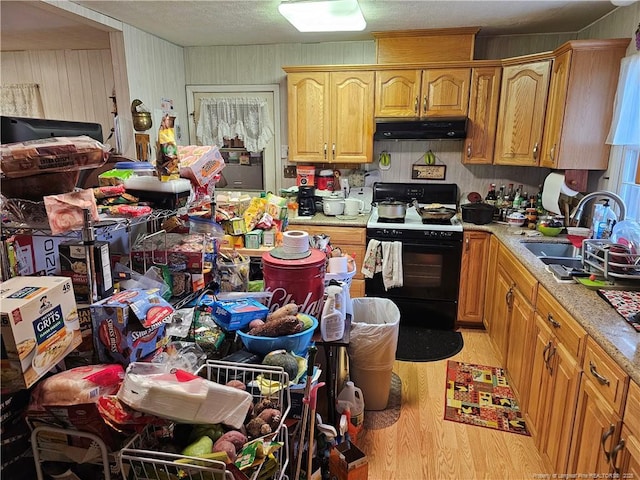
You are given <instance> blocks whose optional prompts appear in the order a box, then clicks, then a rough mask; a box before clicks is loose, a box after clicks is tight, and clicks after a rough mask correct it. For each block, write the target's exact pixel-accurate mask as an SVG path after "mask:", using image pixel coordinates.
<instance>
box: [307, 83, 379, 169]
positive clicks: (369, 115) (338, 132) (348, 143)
mask: <svg viewBox="0 0 640 480" xmlns="http://www.w3.org/2000/svg"><path fill="white" fill-rule="evenodd" d="M330 95H331V120H330V125H331V135H330V139H331V145H330V148H331V154H330V160H331V161H332V162H338V163H371V161H372V160H373V128H374V118H373V72H334V73H332V74H331V93H330ZM309 127H310V128H314V124H313V122H311V123H310V125H309Z"/></svg>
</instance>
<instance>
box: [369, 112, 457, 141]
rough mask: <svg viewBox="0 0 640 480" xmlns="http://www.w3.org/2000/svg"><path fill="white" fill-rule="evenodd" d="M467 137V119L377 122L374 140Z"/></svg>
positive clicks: (379, 120) (380, 120) (455, 138)
mask: <svg viewBox="0 0 640 480" xmlns="http://www.w3.org/2000/svg"><path fill="white" fill-rule="evenodd" d="M466 135H467V118H466V117H448V118H435V117H433V118H425V119H421V120H404V119H401V120H395V119H394V120H389V119H378V120H376V132H375V133H374V134H373V139H374V140H394V139H395V140H434V139H440V140H461V139H464V138H465V137H466Z"/></svg>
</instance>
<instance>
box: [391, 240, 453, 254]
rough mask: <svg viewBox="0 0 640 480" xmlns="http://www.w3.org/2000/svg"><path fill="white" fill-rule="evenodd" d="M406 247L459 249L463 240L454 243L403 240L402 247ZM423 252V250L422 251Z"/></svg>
mask: <svg viewBox="0 0 640 480" xmlns="http://www.w3.org/2000/svg"><path fill="white" fill-rule="evenodd" d="M406 247H417V248H420V249H421V250H425V249H427V248H430V249H432V250H434V251H438V250H457V249H461V248H462V242H458V241H456V243H454V244H442V243H412V242H402V248H403V249H404V248H406ZM421 253H423V252H421Z"/></svg>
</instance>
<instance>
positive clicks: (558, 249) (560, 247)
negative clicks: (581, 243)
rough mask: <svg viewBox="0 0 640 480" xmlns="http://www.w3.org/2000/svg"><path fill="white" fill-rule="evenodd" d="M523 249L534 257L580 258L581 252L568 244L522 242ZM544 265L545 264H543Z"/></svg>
mask: <svg viewBox="0 0 640 480" xmlns="http://www.w3.org/2000/svg"><path fill="white" fill-rule="evenodd" d="M523 245H524V247H525V248H526V249H527V250H529V251H530V252H531V253H533V254H534V255H535V256H536V257H539V258H544V257H563V258H580V256H581V253H582V252H581V250H580V249H579V248H576V247H574V246H573V245H572V244H570V243H551V242H524V243H523ZM545 263H546V262H545Z"/></svg>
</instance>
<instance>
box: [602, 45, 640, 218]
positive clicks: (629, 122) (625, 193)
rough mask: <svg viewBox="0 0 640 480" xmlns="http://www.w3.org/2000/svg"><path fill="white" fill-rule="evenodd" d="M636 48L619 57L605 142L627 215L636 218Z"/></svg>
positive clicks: (639, 64) (639, 164)
mask: <svg viewBox="0 0 640 480" xmlns="http://www.w3.org/2000/svg"><path fill="white" fill-rule="evenodd" d="M639 77H640V52H639V53H635V54H633V55H629V56H628V57H625V58H623V59H622V62H621V65H620V78H619V79H618V88H617V90H616V99H615V103H614V113H613V121H612V122H611V130H610V131H609V135H608V137H607V143H609V144H611V145H613V148H612V160H614V162H613V169H612V172H615V174H614V175H613V177H612V180H613V186H614V187H615V190H616V192H618V194H619V195H620V196H621V197H622V199H623V200H624V203H625V204H626V205H627V219H629V220H635V221H640V159H639V157H640V116H639V115H638V112H639V111H640V83H639V82H638V78H639Z"/></svg>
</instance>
